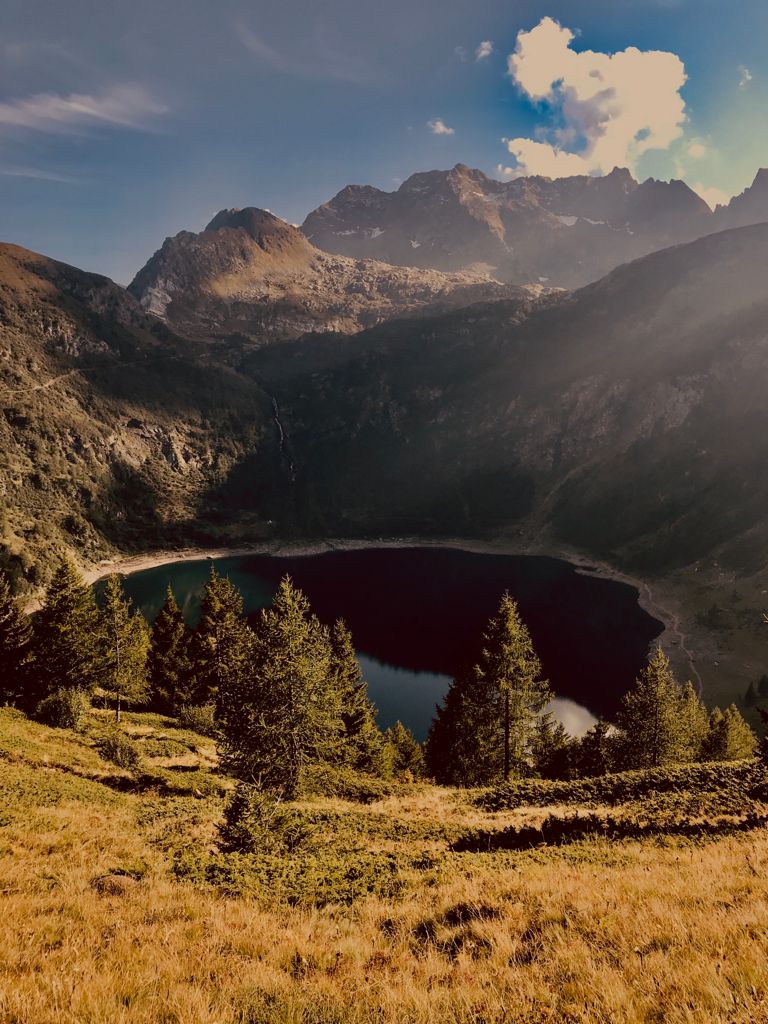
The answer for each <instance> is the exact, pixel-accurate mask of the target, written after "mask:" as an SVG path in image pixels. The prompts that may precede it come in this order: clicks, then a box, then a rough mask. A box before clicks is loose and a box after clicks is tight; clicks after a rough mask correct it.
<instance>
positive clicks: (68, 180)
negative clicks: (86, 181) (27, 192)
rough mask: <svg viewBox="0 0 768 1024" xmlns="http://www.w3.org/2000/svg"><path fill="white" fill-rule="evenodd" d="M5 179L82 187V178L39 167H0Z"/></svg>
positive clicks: (0, 172)
mask: <svg viewBox="0 0 768 1024" xmlns="http://www.w3.org/2000/svg"><path fill="white" fill-rule="evenodd" d="M0 176H2V177H3V178H28V179H30V180H32V181H51V182H56V183H57V184H60V185H80V184H82V183H83V182H82V179H81V178H75V177H73V176H72V175H70V174H59V173H58V172H56V171H45V170H41V169H40V168H38V167H0Z"/></svg>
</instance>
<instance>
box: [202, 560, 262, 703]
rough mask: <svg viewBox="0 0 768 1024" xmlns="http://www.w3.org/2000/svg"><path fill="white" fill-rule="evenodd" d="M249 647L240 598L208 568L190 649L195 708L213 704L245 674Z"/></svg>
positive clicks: (233, 587)
mask: <svg viewBox="0 0 768 1024" xmlns="http://www.w3.org/2000/svg"><path fill="white" fill-rule="evenodd" d="M252 646H253V633H252V631H251V629H250V627H249V626H248V623H247V622H246V620H245V616H244V614H243V598H242V595H241V594H240V592H239V590H238V589H237V587H235V586H234V585H233V584H232V583H231V582H230V581H229V580H228V579H226V578H224V577H222V576H219V574H218V573H217V572H216V568H215V567H214V566H211V574H210V577H209V578H208V582H207V583H206V585H205V593H204V595H203V601H202V606H201V610H200V622H199V623H198V625H197V629H196V630H195V632H194V637H193V641H192V646H191V651H192V658H193V662H194V673H195V694H194V696H195V703H196V704H207V703H209V702H210V701H215V700H216V696H217V694H218V692H219V690H220V689H221V688H222V687H223V686H229V687H230V688H231V687H237V686H238V685H239V682H240V681H241V679H242V677H243V675H244V673H246V672H247V671H248V666H249V661H250V657H251V650H252Z"/></svg>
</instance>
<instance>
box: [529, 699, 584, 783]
mask: <svg viewBox="0 0 768 1024" xmlns="http://www.w3.org/2000/svg"><path fill="white" fill-rule="evenodd" d="M573 747H574V744H573V743H572V741H571V738H570V737H569V735H568V733H567V732H566V731H565V727H564V726H563V724H562V722H556V721H555V720H554V718H553V717H552V715H551V713H550V712H545V713H544V714H542V715H539V717H538V718H537V720H536V723H535V725H534V728H533V736H532V738H531V758H532V762H533V765H532V766H533V769H534V771H535V772H536V773H537V774H538V775H540V776H541V777H542V778H544V779H567V778H568V777H569V775H570V770H571V755H572V748H573Z"/></svg>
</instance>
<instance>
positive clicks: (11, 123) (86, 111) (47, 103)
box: [0, 85, 168, 133]
mask: <svg viewBox="0 0 768 1024" xmlns="http://www.w3.org/2000/svg"><path fill="white" fill-rule="evenodd" d="M167 112H168V108H167V107H164V106H162V105H161V104H159V103H156V102H155V101H154V100H153V99H151V97H150V96H149V95H148V94H147V93H146V91H145V90H144V89H143V88H142V87H141V86H137V85H120V86H115V87H114V88H112V89H110V90H108V91H106V92H104V93H102V94H101V95H100V96H86V95H84V94H81V93H71V94H70V95H68V96H61V95H58V94H56V93H38V94H37V95H35V96H28V97H26V98H24V99H18V100H11V101H9V102H6V103H0V126H6V127H9V128H28V129H34V130H36V131H41V132H52V133H57V132H65V131H69V130H71V129H72V128H77V127H83V126H89V125H95V124H107V125H121V126H123V127H130V128H139V127H142V126H143V124H144V123H145V122H146V120H147V119H148V118H149V117H154V116H157V115H159V114H165V113H167Z"/></svg>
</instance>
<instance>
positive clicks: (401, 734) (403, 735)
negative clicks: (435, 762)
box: [384, 721, 425, 778]
mask: <svg viewBox="0 0 768 1024" xmlns="http://www.w3.org/2000/svg"><path fill="white" fill-rule="evenodd" d="M384 742H385V744H386V759H387V761H388V763H389V770H390V772H391V773H392V774H393V775H396V776H403V775H406V776H407V775H412V776H413V777H414V778H421V777H422V776H423V775H424V767H425V765H424V749H423V747H422V746H421V744H420V743H419V741H418V740H417V739H416V737H415V736H414V735H413V733H412V732H411V730H410V729H408V728H407V726H405V725H403V723H402V722H399V721H398V722H395V724H394V725H393V726H390V728H389V729H387V730H386V732H385V733H384Z"/></svg>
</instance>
